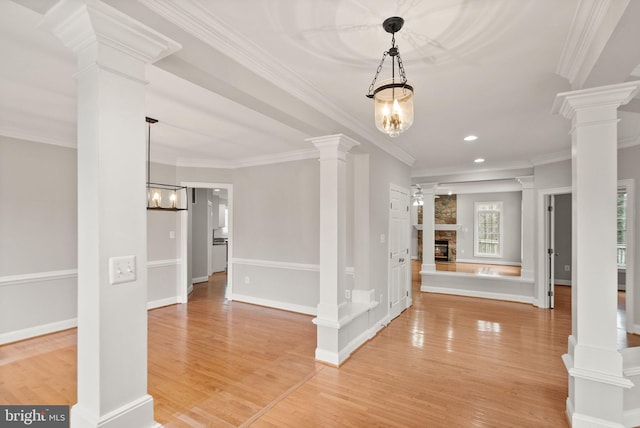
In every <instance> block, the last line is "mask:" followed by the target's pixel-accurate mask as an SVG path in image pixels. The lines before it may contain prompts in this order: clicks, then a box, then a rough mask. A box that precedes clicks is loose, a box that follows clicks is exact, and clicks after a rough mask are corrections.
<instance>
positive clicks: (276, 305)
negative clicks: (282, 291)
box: [231, 294, 318, 315]
mask: <svg viewBox="0 0 640 428" xmlns="http://www.w3.org/2000/svg"><path fill="white" fill-rule="evenodd" d="M231 300H233V301H236V302H241V303H250V304H252V305H258V306H265V307H268V308H273V309H280V310H283V311H289V312H297V313H300V314H305V315H316V314H317V312H318V311H317V308H315V307H313V306H303V305H297V304H295V303H289V302H281V301H278V300H270V299H263V298H260V297H254V296H248V295H246V294H233V295H232V298H231Z"/></svg>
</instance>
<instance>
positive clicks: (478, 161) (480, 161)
mask: <svg viewBox="0 0 640 428" xmlns="http://www.w3.org/2000/svg"><path fill="white" fill-rule="evenodd" d="M474 162H475V163H482V162H484V159H483V158H478V159H474Z"/></svg>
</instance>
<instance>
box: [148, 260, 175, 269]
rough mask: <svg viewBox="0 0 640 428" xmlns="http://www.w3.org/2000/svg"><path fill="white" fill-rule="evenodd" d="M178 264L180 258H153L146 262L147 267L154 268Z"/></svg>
mask: <svg viewBox="0 0 640 428" xmlns="http://www.w3.org/2000/svg"><path fill="white" fill-rule="evenodd" d="M179 264H180V259H166V260H153V261H149V262H147V268H148V269H155V268H159V267H166V266H177V265H179Z"/></svg>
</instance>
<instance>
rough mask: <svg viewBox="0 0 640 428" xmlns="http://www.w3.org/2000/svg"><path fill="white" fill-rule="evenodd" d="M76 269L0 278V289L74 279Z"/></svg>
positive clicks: (76, 272)
mask: <svg viewBox="0 0 640 428" xmlns="http://www.w3.org/2000/svg"><path fill="white" fill-rule="evenodd" d="M77 276H78V269H67V270H54V271H48V272H37V273H26V274H20V275H7V276H0V287H6V286H11V285H19V284H27V283H33V282H44V281H53V280H57V279H67V278H76V277H77Z"/></svg>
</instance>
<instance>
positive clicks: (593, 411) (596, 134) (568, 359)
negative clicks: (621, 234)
mask: <svg viewBox="0 0 640 428" xmlns="http://www.w3.org/2000/svg"><path fill="white" fill-rule="evenodd" d="M639 85H640V82H637V81H636V82H627V83H622V84H618V85H611V86H604V87H598V88H591V89H584V90H579V91H573V92H566V93H562V94H558V96H557V97H556V101H555V103H554V112H556V113H560V114H562V115H563V116H564V117H566V118H568V119H571V123H572V129H571V135H572V142H571V152H572V175H573V177H572V192H573V210H572V211H573V239H574V243H575V245H574V250H575V253H574V259H575V262H574V270H573V275H574V277H573V281H572V283H573V284H574V285H575V286H574V287H573V289H572V292H573V293H575V298H574V299H573V308H572V310H573V315H574V317H575V318H574V319H575V321H574V322H575V325H574V326H573V331H574V334H573V337H572V338H570V344H571V343H572V342H573V343H575V348H573V355H570V354H569V355H567V356H565V357H564V358H565V363H566V364H567V366H568V368H569V376H570V388H569V399H568V400H567V411H568V413H569V416H570V417H571V421H572V426H573V427H574V428H579V427H595V426H607V427H613V426H620V427H622V426H623V390H624V388H630V387H631V386H632V384H631V382H630V381H629V380H628V379H626V378H625V377H624V376H623V372H622V356H621V355H620V353H619V352H618V349H617V346H616V314H617V289H618V287H617V264H616V193H617V126H618V117H617V109H618V107H619V106H620V105H622V104H626V103H628V102H629V101H630V100H631V99H632V98H633V97H634V96H635V94H636V93H637V92H638V87H639ZM571 348H572V346H570V347H569V352H571Z"/></svg>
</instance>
